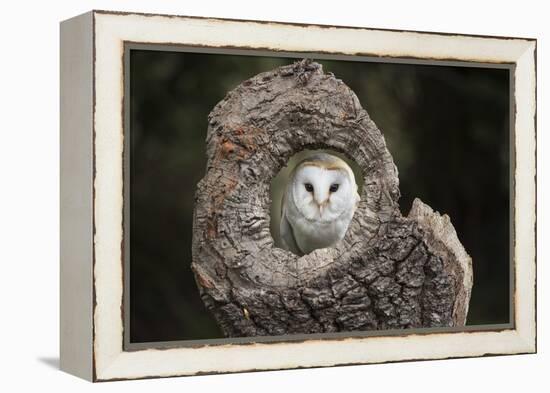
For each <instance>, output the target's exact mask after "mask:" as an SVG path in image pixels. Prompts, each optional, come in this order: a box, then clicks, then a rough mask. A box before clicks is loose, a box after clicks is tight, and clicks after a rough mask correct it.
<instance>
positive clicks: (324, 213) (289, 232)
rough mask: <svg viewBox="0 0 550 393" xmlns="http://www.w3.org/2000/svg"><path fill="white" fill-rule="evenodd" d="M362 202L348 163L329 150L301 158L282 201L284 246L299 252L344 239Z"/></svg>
mask: <svg viewBox="0 0 550 393" xmlns="http://www.w3.org/2000/svg"><path fill="white" fill-rule="evenodd" d="M358 202H359V194H358V192H357V184H356V183H355V177H354V175H353V171H352V170H351V168H350V167H349V166H348V164H347V163H346V162H345V161H344V160H342V159H340V158H338V157H336V156H333V155H330V154H327V153H319V154H314V155H312V156H310V157H308V158H306V159H304V160H303V161H301V162H300V163H299V164H298V165H297V166H296V168H295V169H294V170H293V171H292V173H291V174H290V178H289V181H288V183H287V186H286V190H285V192H284V194H283V200H282V204H281V224H280V233H281V240H282V243H283V248H285V249H286V250H289V251H292V252H293V253H294V254H297V255H304V254H309V253H310V252H312V251H313V250H315V249H317V248H325V247H330V246H331V245H333V244H334V243H336V242H337V241H339V240H341V239H342V238H343V237H344V235H345V234H346V231H347V229H348V226H349V223H350V222H351V219H352V217H353V213H354V212H355V209H356V207H357V203H358Z"/></svg>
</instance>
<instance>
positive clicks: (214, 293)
mask: <svg viewBox="0 0 550 393" xmlns="http://www.w3.org/2000/svg"><path fill="white" fill-rule="evenodd" d="M208 122H209V123H208V135H207V155H208V164H207V170H206V175H205V177H204V178H203V179H202V180H201V182H200V183H199V185H198V189H197V194H196V207H195V215H194V238H193V263H192V267H193V271H194V273H195V279H196V282H197V285H198V288H199V290H200V293H201V297H202V299H203V301H204V303H205V305H206V307H207V308H208V309H209V310H210V311H211V312H212V313H213V315H214V317H215V318H216V320H217V322H218V323H219V325H220V326H221V328H222V329H223V331H224V333H225V334H226V335H227V336H230V337H236V336H261V335H282V334H294V333H323V332H338V331H357V330H373V329H390V328H413V327H435V326H441V327H442V326H460V325H464V324H465V321H466V316H467V312H468V302H469V299H470V292H471V287H472V266H471V259H470V257H469V256H468V254H467V253H466V251H465V250H464V248H463V247H462V245H461V244H460V242H459V240H458V238H457V235H456V232H455V230H454V228H453V226H452V225H451V223H450V220H449V218H448V217H447V216H440V215H439V214H438V213H435V212H433V211H432V209H430V207H429V206H427V205H425V204H423V203H422V202H421V201H420V200H419V199H416V200H415V201H414V204H413V207H412V209H411V212H410V213H409V215H408V216H406V217H405V216H403V215H402V214H401V213H400V210H399V206H398V203H397V201H398V198H399V196H400V193H399V182H398V176H397V168H396V167H395V165H394V163H393V159H392V156H391V155H390V153H389V151H388V150H387V148H386V144H385V141H384V138H383V136H382V134H381V133H380V131H379V130H378V128H377V127H376V125H375V124H374V122H373V121H372V120H371V119H370V117H369V115H368V114H367V112H366V111H365V110H364V109H363V108H362V107H361V105H360V103H359V100H358V99H357V97H356V95H355V94H354V92H353V91H352V90H351V89H350V88H349V87H347V86H346V85H345V84H344V83H343V82H342V81H341V80H339V79H337V78H335V77H334V75H332V74H330V73H324V72H323V70H322V67H321V65H319V64H317V63H314V62H311V61H308V60H302V61H300V62H297V63H294V64H292V65H288V66H283V67H280V68H277V69H275V70H272V71H269V72H265V73H261V74H259V75H256V76H255V77H253V78H251V79H248V80H246V81H244V82H243V83H241V84H240V85H239V86H237V87H236V88H235V89H234V90H232V91H231V92H229V93H228V94H227V96H226V97H225V98H224V99H223V100H222V101H221V102H219V103H218V104H217V105H216V107H215V108H214V109H213V110H212V112H211V113H210V115H209V118H208ZM306 148H307V149H320V148H323V149H332V150H335V151H339V152H341V153H343V154H345V155H347V156H348V157H349V158H351V159H352V160H354V161H355V162H356V163H357V164H358V165H359V167H360V168H361V170H362V172H363V177H364V187H363V190H362V195H361V202H360V204H359V207H358V209H357V211H356V213H355V215H354V218H353V220H352V223H351V225H350V227H349V229H348V232H347V234H346V236H345V238H344V239H343V240H342V241H341V242H339V243H338V244H337V245H336V246H335V247H332V248H326V249H320V250H315V251H314V252H312V253H311V254H309V255H305V256H302V257H298V256H296V255H294V254H292V253H291V252H288V251H285V250H282V249H280V248H276V247H274V245H273V238H272V236H271V234H270V229H269V221H270V215H269V208H270V203H271V201H270V192H269V191H270V190H269V188H270V181H271V179H272V178H273V177H274V176H275V175H276V174H277V173H278V172H279V170H280V169H281V168H282V167H283V166H284V165H285V164H286V163H287V161H288V159H289V158H290V157H291V156H292V155H293V154H295V153H297V152H299V151H301V150H303V149H306Z"/></svg>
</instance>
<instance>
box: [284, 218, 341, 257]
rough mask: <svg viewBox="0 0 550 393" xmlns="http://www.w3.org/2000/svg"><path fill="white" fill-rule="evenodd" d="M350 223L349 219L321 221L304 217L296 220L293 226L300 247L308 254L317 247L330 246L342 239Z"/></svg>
mask: <svg viewBox="0 0 550 393" xmlns="http://www.w3.org/2000/svg"><path fill="white" fill-rule="evenodd" d="M348 223H349V222H348V221H347V220H337V221H331V222H320V221H311V220H307V219H306V218H303V217H302V218H299V219H297V220H295V221H294V223H293V225H292V227H293V231H294V236H295V238H296V243H297V245H298V247H300V249H301V250H302V251H303V252H304V253H306V254H307V253H310V252H311V251H313V250H315V249H317V248H326V247H330V246H331V245H333V244H334V243H336V242H338V241H339V240H341V239H342V238H343V237H344V235H345V233H346V229H347V226H348Z"/></svg>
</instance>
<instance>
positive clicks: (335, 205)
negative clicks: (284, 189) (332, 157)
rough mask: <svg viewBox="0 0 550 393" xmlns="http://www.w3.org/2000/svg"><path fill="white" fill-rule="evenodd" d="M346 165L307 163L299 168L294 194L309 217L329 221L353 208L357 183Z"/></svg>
mask: <svg viewBox="0 0 550 393" xmlns="http://www.w3.org/2000/svg"><path fill="white" fill-rule="evenodd" d="M344 165H345V167H344V166H343V165H341V164H340V165H320V164H318V163H311V162H305V163H303V164H301V165H299V166H298V167H297V168H296V171H295V173H294V177H293V179H292V184H291V197H292V198H293V202H294V205H295V206H296V209H297V210H298V212H299V213H300V214H301V215H302V216H303V217H305V218H306V219H307V220H309V221H316V222H324V223H328V222H332V221H335V220H337V219H338V218H339V217H340V216H342V215H343V214H344V213H346V212H349V211H350V209H353V207H354V205H355V203H356V202H357V199H356V195H357V185H356V184H355V178H354V176H353V172H352V171H351V169H350V168H349V167H347V164H345V163H344Z"/></svg>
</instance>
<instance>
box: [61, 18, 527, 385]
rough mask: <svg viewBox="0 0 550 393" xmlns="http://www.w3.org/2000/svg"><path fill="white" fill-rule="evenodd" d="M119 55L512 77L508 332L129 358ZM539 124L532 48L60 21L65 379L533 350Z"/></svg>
mask: <svg viewBox="0 0 550 393" xmlns="http://www.w3.org/2000/svg"><path fill="white" fill-rule="evenodd" d="M125 43H133V44H136V43H138V44H155V45H167V46H178V45H182V46H191V47H192V46H196V47H209V48H218V49H223V48H237V49H239V48H241V49H243V50H244V49H251V48H252V49H253V48H261V49H263V50H268V51H274V52H277V51H285V52H299V53H307V52H323V53H334V54H344V55H359V54H360V55H363V56H373V57H377V58H383V59H384V58H386V59H393V60H400V61H404V62H406V61H407V59H415V60H416V61H421V62H422V61H423V62H426V63H429V62H437V61H439V62H444V61H464V62H479V63H494V64H508V65H511V66H513V69H514V71H513V91H514V95H513V104H514V105H513V107H514V108H515V116H514V124H513V128H514V130H515V132H514V133H513V135H514V138H515V139H514V140H513V143H511V145H512V146H513V149H514V152H515V167H514V171H513V179H512V184H513V190H512V193H511V195H512V196H513V198H514V201H513V202H514V207H515V209H514V211H513V215H514V216H513V217H514V220H513V221H514V222H513V228H514V234H513V248H512V250H513V252H512V255H513V261H514V262H513V263H514V264H513V266H514V268H513V272H514V277H513V282H514V285H515V286H514V292H513V303H514V304H513V308H514V313H513V316H514V320H513V323H512V324H511V326H510V327H507V328H499V329H494V330H483V331H476V330H464V331H450V332H434V333H426V334H408V333H407V332H406V331H404V332H403V333H402V334H400V335H391V336H385V335H376V336H372V337H344V338H340V339H338V340H324V339H320V338H315V339H310V340H305V341H302V342H270V343H261V342H257V343H252V344H246V345H243V344H242V343H231V342H227V343H222V344H216V345H197V346H191V347H189V346H187V347H185V346H182V347H171V348H166V349H158V348H143V349H133V350H125V349H124V335H123V332H124V315H123V313H124V307H123V304H124V301H123V295H124V291H125V287H124V286H125V284H124V263H123V261H124V255H123V250H124V246H123V243H124V240H123V238H124V237H123V228H124V227H123V215H124V203H123V201H124V180H123V168H124V165H125V163H124V154H123V153H124V104H123V101H124V100H123V97H124V53H125ZM535 124H536V40H534V39H524V38H508V37H481V36H468V35H450V34H439V33H426V32H412V31H389V30H377V29H368V28H351V27H336V26H319V25H298V24H285V23H272V22H260V21H241V20H226V19H214V18H197V17H185V16H171V15H148V14H133V13H117V12H105V11H91V12H89V13H86V14H83V15H81V16H78V17H75V18H72V19H69V20H67V21H64V22H62V24H61V295H60V298H61V317H60V318H61V320H60V324H61V332H60V336H61V337H60V338H61V348H60V352H61V368H62V369H63V370H65V371H67V372H69V373H72V374H74V375H77V376H79V377H82V378H85V379H87V380H90V381H108V380H120V379H136V378H150V377H167V376H183V375H197V374H208V373H226V372H242V371H247V370H274V369H288V368H298V367H326V366H335V365H344V364H366V363H381V362H393V361H407V360H421V359H442V358H458V357H472V356H486V355H502V354H519V353H534V352H536V306H535V296H536V248H535V238H536V126H535ZM511 142H512V141H511Z"/></svg>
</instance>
